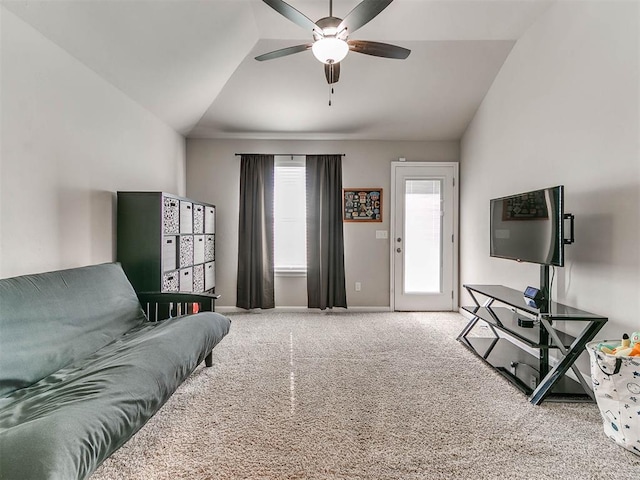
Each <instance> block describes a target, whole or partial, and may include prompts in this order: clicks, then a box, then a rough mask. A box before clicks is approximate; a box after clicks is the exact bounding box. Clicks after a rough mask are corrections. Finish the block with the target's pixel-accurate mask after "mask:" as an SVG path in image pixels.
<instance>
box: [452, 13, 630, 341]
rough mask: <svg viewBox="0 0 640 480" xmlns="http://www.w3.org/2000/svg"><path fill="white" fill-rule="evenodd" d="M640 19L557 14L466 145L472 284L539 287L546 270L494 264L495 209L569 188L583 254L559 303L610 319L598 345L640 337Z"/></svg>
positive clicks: (543, 24)
mask: <svg viewBox="0 0 640 480" xmlns="http://www.w3.org/2000/svg"><path fill="white" fill-rule="evenodd" d="M639 9H640V7H639V4H638V2H616V1H609V2H602V1H582V2H558V3H557V4H555V5H554V6H553V7H552V8H551V9H550V10H549V11H548V13H547V14H545V15H544V16H543V17H541V19H540V20H539V21H538V22H537V23H536V24H535V25H534V26H532V28H530V30H529V31H528V32H527V33H526V34H525V35H524V36H523V37H522V38H521V39H520V40H519V41H518V42H517V43H516V45H515V47H514V48H513V50H512V51H511V54H510V56H509V57H508V59H507V61H506V62H505V64H504V65H503V67H502V70H501V71H500V73H499V75H498V76H497V78H496V80H495V82H494V83H493V85H492V87H491V89H490V90H489V92H488V94H487V96H486V97H485V99H484V101H483V103H482V105H481V107H480V108H479V110H478V112H477V114H476V116H475V118H474V119H473V121H472V123H471V124H470V126H469V128H468V130H467V132H466V133H465V135H464V137H463V140H462V143H461V164H462V169H461V207H460V210H461V256H460V265H461V281H462V283H498V284H504V285H508V286H511V287H514V288H517V289H524V288H525V287H526V286H527V285H537V284H538V267H537V266H534V265H530V264H518V263H516V262H512V261H508V260H502V259H493V258H489V199H490V198H492V197H498V196H502V195H507V194H512V193H518V192H521V191H527V190H531V189H535V188H540V187H547V186H553V185H557V184H564V185H565V202H566V205H565V211H568V212H572V213H574V214H575V216H576V243H575V244H574V245H570V246H568V247H567V248H566V250H565V251H566V259H567V262H566V266H565V267H564V268H560V269H557V273H556V280H555V285H554V286H555V287H556V295H557V299H558V300H559V301H561V302H563V303H567V304H569V305H573V306H575V307H578V308H581V309H584V310H587V311H592V312H595V313H599V314H602V315H605V316H608V317H609V318H610V320H609V324H607V326H605V329H604V330H603V331H602V332H601V333H600V334H599V335H598V338H604V337H609V338H613V339H615V338H619V337H620V335H621V334H622V333H623V332H625V331H626V332H628V333H631V331H634V330H640V322H639V320H638V318H639V317H638V315H639V311H640V152H639V143H638V142H639V138H640V137H639V134H640V129H639V125H640V124H639V120H638V118H639V110H640V96H639V88H640V83H639V82H640V79H639V75H638V71H639V61H640V51H639V45H640V30H639V26H638V22H639V18H640V10H639ZM465 298H466V299H467V301H468V297H466V296H463V297H462V299H463V301H462V303H463V304H464V303H465V301H464V299H465Z"/></svg>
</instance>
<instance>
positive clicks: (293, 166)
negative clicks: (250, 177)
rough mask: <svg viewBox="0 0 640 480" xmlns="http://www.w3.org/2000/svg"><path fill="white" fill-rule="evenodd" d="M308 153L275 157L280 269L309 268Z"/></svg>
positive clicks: (276, 221)
mask: <svg viewBox="0 0 640 480" xmlns="http://www.w3.org/2000/svg"><path fill="white" fill-rule="evenodd" d="M304 165H305V157H304V156H276V157H275V179H274V180H275V185H274V188H275V192H274V203H275V205H274V217H275V220H274V237H275V239H274V244H275V252H274V257H275V270H276V272H278V273H285V272H292V273H293V272H306V271H307V234H306V218H307V211H306V188H305V166H304Z"/></svg>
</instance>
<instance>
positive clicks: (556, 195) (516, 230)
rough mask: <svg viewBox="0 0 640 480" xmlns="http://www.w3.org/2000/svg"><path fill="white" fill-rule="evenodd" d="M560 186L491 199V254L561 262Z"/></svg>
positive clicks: (561, 202)
mask: <svg viewBox="0 0 640 480" xmlns="http://www.w3.org/2000/svg"><path fill="white" fill-rule="evenodd" d="M563 203H564V187H563V186H562V185H560V186H557V187H551V188H545V189H542V190H535V191H532V192H525V193H519V194H517V195H511V196H508V197H502V198H496V199H493V200H491V204H490V207H491V220H490V230H491V252H490V255H491V256H492V257H499V258H507V259H511V260H517V261H519V262H531V263H539V264H542V265H555V266H558V267H562V266H563V265H564V240H563V238H564V233H563V217H564V212H563Z"/></svg>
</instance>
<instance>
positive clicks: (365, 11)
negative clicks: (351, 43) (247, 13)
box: [265, 0, 393, 35]
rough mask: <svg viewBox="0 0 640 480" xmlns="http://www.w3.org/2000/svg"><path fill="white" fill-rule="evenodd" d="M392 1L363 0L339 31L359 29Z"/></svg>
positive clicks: (351, 12) (350, 31) (339, 27)
mask: <svg viewBox="0 0 640 480" xmlns="http://www.w3.org/2000/svg"><path fill="white" fill-rule="evenodd" d="M265 1H266V0H265ZM391 2H393V0H362V2H360V3H359V4H358V5H356V6H355V8H354V9H353V10H351V11H350V12H349V13H348V14H347V16H346V17H344V20H342V23H340V25H339V26H338V32H340V31H342V30H343V29H344V28H346V29H347V33H348V34H349V35H351V34H352V33H353V32H355V31H356V30H357V29H359V28H360V27H362V26H363V25H366V24H367V23H369V22H370V21H371V20H373V19H374V18H375V17H376V15H378V14H379V13H380V12H381V11H383V10H384V9H385V8H387V6H389V4H390V3H391Z"/></svg>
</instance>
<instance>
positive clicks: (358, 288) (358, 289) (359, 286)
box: [356, 282, 362, 292]
mask: <svg viewBox="0 0 640 480" xmlns="http://www.w3.org/2000/svg"><path fill="white" fill-rule="evenodd" d="M360 290H362V284H361V283H360V282H356V292H359V291H360Z"/></svg>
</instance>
